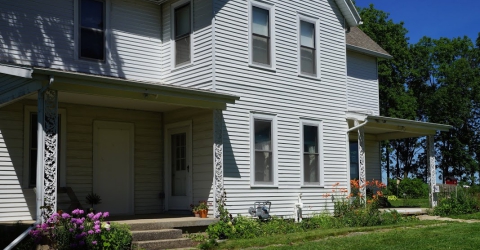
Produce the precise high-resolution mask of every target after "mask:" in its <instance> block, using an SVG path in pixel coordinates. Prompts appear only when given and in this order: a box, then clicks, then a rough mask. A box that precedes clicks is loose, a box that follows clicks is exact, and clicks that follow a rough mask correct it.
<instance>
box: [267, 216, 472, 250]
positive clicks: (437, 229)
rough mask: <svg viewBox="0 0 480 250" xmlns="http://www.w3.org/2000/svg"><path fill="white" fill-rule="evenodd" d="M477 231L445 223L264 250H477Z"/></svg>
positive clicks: (462, 224) (463, 224)
mask: <svg viewBox="0 0 480 250" xmlns="http://www.w3.org/2000/svg"><path fill="white" fill-rule="evenodd" d="M479 229H480V223H471V224H466V223H458V222H457V223H446V224H440V225H437V226H430V227H419V228H396V229H394V230H390V231H380V232H373V233H369V234H359V235H353V236H350V237H336V238H327V239H324V240H321V241H316V242H315V241H309V242H302V243H300V244H295V245H294V246H292V245H290V246H271V247H268V248H266V249H292V247H294V248H295V249H322V248H323V249H351V248H352V247H354V248H355V249H369V250H371V249H478V246H480V235H479V234H478V230H479ZM453 232H454V233H453ZM322 246H323V247H322Z"/></svg>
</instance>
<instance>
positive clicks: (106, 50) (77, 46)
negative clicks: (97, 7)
mask: <svg viewBox="0 0 480 250" xmlns="http://www.w3.org/2000/svg"><path fill="white" fill-rule="evenodd" d="M74 1H75V2H74V12H73V13H74V14H73V19H74V23H75V27H74V29H73V30H74V31H73V35H74V39H75V46H74V51H73V53H74V59H75V60H77V61H84V62H92V63H108V58H110V47H111V46H110V5H111V3H110V0H102V1H103V2H104V3H105V9H104V11H105V13H104V19H105V22H104V33H103V35H104V38H103V39H104V42H105V44H104V46H105V48H104V51H103V53H104V55H103V56H104V58H103V60H100V59H93V58H85V57H81V56H80V25H81V23H80V22H81V18H80V1H81V0H74Z"/></svg>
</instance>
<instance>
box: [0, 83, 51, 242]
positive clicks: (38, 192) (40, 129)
mask: <svg viewBox="0 0 480 250" xmlns="http://www.w3.org/2000/svg"><path fill="white" fill-rule="evenodd" d="M54 80H55V79H54V77H53V76H50V80H49V82H48V84H47V85H46V86H44V87H43V88H41V89H40V90H39V91H38V95H39V96H40V95H43V94H44V93H45V91H47V89H48V88H50V86H51V85H52V84H53V81H54ZM37 117H38V116H37ZM42 135H43V127H42V126H38V131H37V142H40V141H42V142H43V136H42ZM42 153H43V152H41V150H38V152H37V188H36V196H37V198H36V200H37V201H36V206H37V218H36V220H35V222H34V223H33V224H32V225H31V226H30V227H28V228H27V230H25V231H24V232H23V233H22V234H20V235H19V236H18V237H17V238H16V239H15V240H13V241H12V242H11V243H10V244H9V245H8V246H7V247H5V249H4V250H11V249H13V248H14V247H15V246H16V245H18V243H20V242H21V241H22V240H23V239H25V237H27V235H28V233H29V232H30V231H31V230H32V229H35V228H36V227H37V225H39V224H41V223H42V216H41V214H42V210H41V209H40V204H39V201H41V200H42V199H43V183H42V181H43V178H42V177H41V175H39V173H38V172H39V171H38V167H39V165H40V166H41V169H42V171H41V172H40V173H43V162H42V163H41V164H38V160H39V159H42V158H39V157H38V154H42ZM38 186H40V187H41V188H38Z"/></svg>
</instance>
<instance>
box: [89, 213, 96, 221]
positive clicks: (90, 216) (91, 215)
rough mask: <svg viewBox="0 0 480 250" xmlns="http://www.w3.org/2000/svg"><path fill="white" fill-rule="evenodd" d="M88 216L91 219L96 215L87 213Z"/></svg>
mask: <svg viewBox="0 0 480 250" xmlns="http://www.w3.org/2000/svg"><path fill="white" fill-rule="evenodd" d="M87 216H88V218H90V220H92V218H93V216H95V215H94V214H93V213H89V214H87Z"/></svg>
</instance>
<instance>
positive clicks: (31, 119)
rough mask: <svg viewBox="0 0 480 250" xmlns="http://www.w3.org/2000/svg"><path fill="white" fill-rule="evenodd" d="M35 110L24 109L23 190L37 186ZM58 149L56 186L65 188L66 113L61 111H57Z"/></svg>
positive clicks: (30, 107) (29, 107)
mask: <svg viewBox="0 0 480 250" xmlns="http://www.w3.org/2000/svg"><path fill="white" fill-rule="evenodd" d="M37 117H38V116H37V108H36V107H33V106H27V107H25V127H24V136H25V137H24V146H25V154H24V162H25V164H24V173H26V174H25V175H24V178H23V183H24V185H23V186H24V188H34V187H36V185H37V139H38V137H37V134H38V130H37V128H38V122H37ZM58 135H59V136H58V147H57V157H58V158H57V161H58V163H57V181H58V186H60V187H64V186H66V181H65V176H66V175H65V173H66V172H65V160H66V159H65V152H66V151H65V150H66V146H65V144H66V113H65V110H63V109H61V110H59V111H58Z"/></svg>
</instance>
